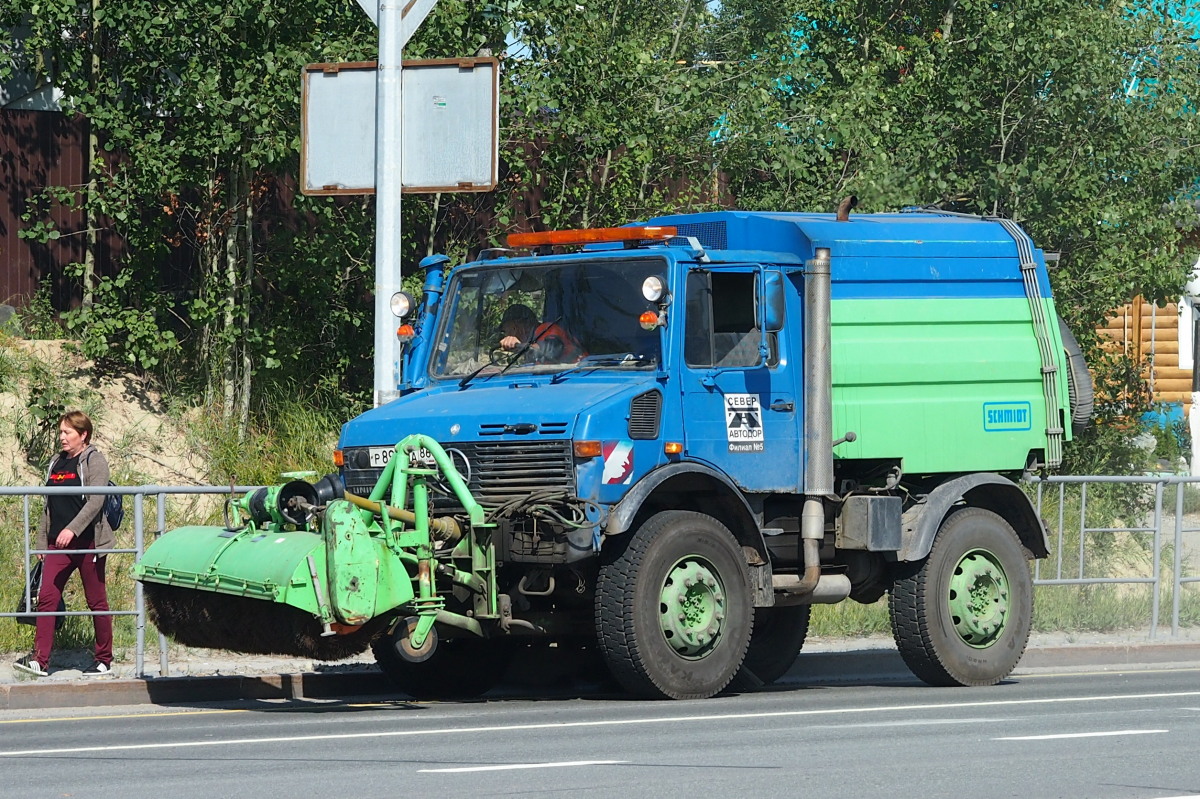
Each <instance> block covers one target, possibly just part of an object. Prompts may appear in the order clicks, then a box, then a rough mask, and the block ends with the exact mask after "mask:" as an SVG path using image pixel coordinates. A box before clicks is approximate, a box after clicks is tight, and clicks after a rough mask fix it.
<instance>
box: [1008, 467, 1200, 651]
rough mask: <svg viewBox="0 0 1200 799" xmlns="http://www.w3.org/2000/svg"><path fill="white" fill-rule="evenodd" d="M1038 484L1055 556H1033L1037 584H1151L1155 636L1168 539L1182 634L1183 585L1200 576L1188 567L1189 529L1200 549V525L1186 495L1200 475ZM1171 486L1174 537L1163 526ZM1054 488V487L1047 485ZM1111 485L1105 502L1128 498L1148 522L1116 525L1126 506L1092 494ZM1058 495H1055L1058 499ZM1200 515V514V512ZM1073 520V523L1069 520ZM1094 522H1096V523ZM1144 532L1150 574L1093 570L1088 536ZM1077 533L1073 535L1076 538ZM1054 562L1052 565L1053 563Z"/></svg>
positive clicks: (1130, 509)
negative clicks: (1191, 516) (1189, 519)
mask: <svg viewBox="0 0 1200 799" xmlns="http://www.w3.org/2000/svg"><path fill="white" fill-rule="evenodd" d="M1031 482H1032V483H1034V484H1035V485H1036V487H1037V497H1036V501H1035V504H1036V506H1037V510H1038V515H1039V516H1040V517H1041V518H1042V520H1043V521H1046V522H1047V528H1048V530H1047V531H1048V532H1049V534H1050V558H1048V559H1047V560H1040V561H1034V564H1035V565H1034V572H1033V577H1034V580H1033V582H1034V585H1035V586H1037V585H1047V586H1049V585H1105V584H1128V585H1150V586H1153V589H1152V591H1151V599H1150V602H1151V606H1150V638H1151V640H1153V639H1155V638H1156V637H1157V636H1158V628H1159V622H1160V616H1161V607H1160V605H1161V597H1162V589H1163V587H1164V582H1165V580H1164V575H1163V554H1164V545H1165V544H1164V542H1169V545H1170V546H1171V556H1172V557H1171V560H1172V564H1171V568H1170V570H1169V574H1168V575H1167V576H1166V580H1168V581H1169V582H1170V585H1171V635H1172V636H1178V635H1179V616H1180V603H1181V601H1182V597H1183V586H1185V585H1189V584H1192V583H1196V582H1200V577H1196V576H1189V575H1188V574H1187V571H1186V569H1188V568H1190V566H1191V564H1189V563H1188V561H1187V559H1186V558H1185V557H1184V551H1185V549H1186V548H1187V547H1186V546H1185V539H1184V536H1185V534H1196V535H1197V538H1196V541H1195V544H1194V546H1195V548H1196V550H1197V552H1200V526H1192V527H1189V526H1188V525H1187V524H1186V517H1185V513H1184V509H1185V502H1184V499H1185V495H1186V493H1187V490H1188V486H1192V487H1193V488H1194V490H1196V491H1197V492H1200V477H1185V476H1179V475H1141V476H1128V477H1121V476H1102V475H1090V476H1056V477H1047V478H1034V479H1033V480H1032V481H1031ZM1114 486H1120V487H1124V490H1123V491H1122V490H1119V489H1118V490H1112V487H1114ZM1168 487H1174V488H1175V491H1174V496H1173V497H1171V498H1170V499H1171V500H1172V504H1173V509H1172V513H1171V516H1170V518H1169V524H1170V528H1171V529H1170V531H1169V537H1168V535H1166V534H1165V533H1166V531H1164V529H1163V528H1164V520H1165V519H1166V518H1167V517H1165V516H1164V513H1163V504H1164V500H1165V499H1166V498H1167V496H1166V495H1167V493H1168V490H1167V489H1168ZM1075 488H1077V489H1078V496H1077V497H1071V500H1072V501H1071V503H1068V501H1067V498H1068V493H1069V492H1071V491H1072V490H1073V489H1075ZM1047 489H1049V491H1047ZM1105 489H1109V490H1108V492H1107V493H1108V495H1107V496H1105V497H1104V498H1103V500H1102V504H1112V503H1113V502H1114V501H1116V502H1118V503H1120V502H1122V501H1123V502H1125V503H1129V504H1128V505H1126V507H1125V508H1124V511H1125V512H1126V513H1132V514H1134V516H1133V518H1132V521H1135V522H1137V521H1141V522H1146V523H1144V524H1126V525H1114V524H1113V522H1115V521H1118V520H1120V519H1121V517H1120V516H1118V515H1117V514H1116V511H1120V510H1122V508H1120V507H1118V508H1115V509H1114V508H1105V509H1103V510H1099V511H1097V509H1096V508H1095V506H1096V505H1097V504H1098V503H1097V502H1096V501H1095V500H1094V499H1092V498H1093V495H1094V494H1095V493H1096V492H1097V490H1100V491H1104V490H1105ZM1047 494H1050V497H1049V498H1050V499H1051V500H1052V501H1054V505H1053V510H1052V511H1051V510H1049V509H1048V508H1047V505H1046V502H1047ZM1089 499H1092V502H1091V505H1092V510H1091V511H1089ZM1055 500H1056V501H1055ZM1198 518H1200V516H1198ZM1068 522H1071V524H1068ZM1090 522H1096V523H1095V524H1091V523H1090ZM1121 534H1126V535H1129V536H1143V537H1148V538H1149V539H1150V546H1149V547H1147V548H1146V550H1145V551H1146V557H1147V559H1148V561H1149V573H1148V574H1145V575H1136V574H1127V575H1119V576H1095V575H1093V576H1088V575H1087V574H1086V571H1087V565H1088V554H1089V553H1088V550H1087V542H1088V540H1089V536H1092V537H1093V538H1095V537H1102V536H1114V537H1115V536H1118V535H1121ZM1072 539H1074V540H1072ZM1068 543H1070V544H1071V546H1070V549H1072V550H1073V556H1072V557H1073V559H1074V561H1075V563H1074V570H1073V572H1070V573H1069V574H1066V575H1065V574H1064V563H1065V562H1066V563H1069V562H1068V561H1067V550H1068ZM1049 567H1052V569H1049ZM1048 569H1049V570H1051V571H1052V576H1049V577H1045V576H1043V573H1044V572H1045V571H1047V570H1048Z"/></svg>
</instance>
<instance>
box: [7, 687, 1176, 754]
mask: <svg viewBox="0 0 1200 799" xmlns="http://www.w3.org/2000/svg"><path fill="white" fill-rule="evenodd" d="M1192 696H1200V691H1177V692H1163V693H1150V694H1109V695H1104V696H1067V697H1057V698H1053V699H999V700H995V701H991V702H985V701H978V702H945V703H938V704H919V705H880V706H877V707H852V708H830V709H828V710H777V711H767V712H765V713H703V714H697V715H694V716H657V717H652V718H641V719H608V720H604V721H546V722H538V723H532V724H494V725H486V726H480V727H435V728H433V729H428V730H392V731H391V732H348V733H333V734H325V735H283V736H273V737H269V738H230V739H227V740H224V741H213V740H205V741H175V742H169V743H144V744H122V745H118V746H77V747H64V748H61V749H47V748H42V749H15V750H11V751H7V752H6V751H2V750H0V757H26V756H30V755H37V756H45V755H63V754H81V753H84V752H132V751H146V750H152V749H183V748H191V747H208V746H246V745H252V744H267V743H300V742H304V741H350V740H359V739H363V738H412V737H416V736H421V735H459V736H461V735H471V734H477V735H478V734H483V733H488V734H490V733H503V732H528V731H531V730H569V729H587V728H600V727H629V726H633V725H642V724H694V723H695V722H697V721H744V720H749V719H781V718H812V717H816V716H858V715H862V714H865V713H911V712H914V711H929V710H933V711H938V710H956V709H960V708H977V707H1020V706H1030V705H1061V704H1079V703H1083V702H1105V703H1111V702H1114V701H1123V700H1131V699H1133V700H1144V699H1176V698H1181V697H1192Z"/></svg>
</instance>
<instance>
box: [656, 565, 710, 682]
mask: <svg viewBox="0 0 1200 799" xmlns="http://www.w3.org/2000/svg"><path fill="white" fill-rule="evenodd" d="M725 601H726V599H725V586H724V585H723V584H722V583H721V578H720V576H719V575H718V574H717V571H716V570H715V569H714V568H713V567H712V564H710V563H709V562H708V561H706V560H704V559H703V558H700V557H697V556H694V555H691V556H688V557H686V558H683V559H681V560H680V561H678V562H677V563H676V564H675V565H674V566H672V567H671V568H670V570H669V571H668V572H667V577H666V579H665V580H664V581H663V587H662V591H661V592H660V593H659V604H658V610H659V624H660V625H661V626H662V631H663V636H664V637H665V638H666V639H667V644H668V645H669V646H670V647H671V648H672V649H674V650H675V652H676V653H677V654H679V655H680V656H681V657H685V658H688V659H690V660H698V659H700V658H702V657H704V656H705V655H706V654H708V652H710V651H711V650H712V649H713V647H714V646H716V644H717V641H718V640H720V638H721V632H722V630H723V629H724V624H725V614H726V607H725Z"/></svg>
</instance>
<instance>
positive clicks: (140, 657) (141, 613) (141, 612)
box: [133, 494, 146, 679]
mask: <svg viewBox="0 0 1200 799" xmlns="http://www.w3.org/2000/svg"><path fill="white" fill-rule="evenodd" d="M144 499H145V497H144V496H143V495H142V494H134V495H133V547H134V549H136V550H137V557H138V558H139V559H140V558H141V557H142V553H143V552H145V551H146V536H145V510H144V509H143V507H142V501H143V500H144ZM135 585H136V587H135V588H134V591H133V609H134V610H136V611H137V616H136V617H135V618H136V620H137V648H136V649H135V650H134V655H133V673H134V674H135V675H136V676H137V677H138V679H141V678H142V677H145V676H146V600H145V598H144V597H143V596H142V584H141V583H135Z"/></svg>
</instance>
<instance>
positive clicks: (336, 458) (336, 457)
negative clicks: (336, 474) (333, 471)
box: [333, 449, 346, 469]
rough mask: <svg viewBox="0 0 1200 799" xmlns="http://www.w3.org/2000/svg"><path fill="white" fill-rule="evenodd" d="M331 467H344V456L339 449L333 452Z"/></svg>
mask: <svg viewBox="0 0 1200 799" xmlns="http://www.w3.org/2000/svg"><path fill="white" fill-rule="evenodd" d="M333 465H334V466H336V467H338V468H339V469H340V468H342V467H343V466H345V465H346V456H345V455H344V454H342V451H341V450H340V449H335V450H334V451H333Z"/></svg>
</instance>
